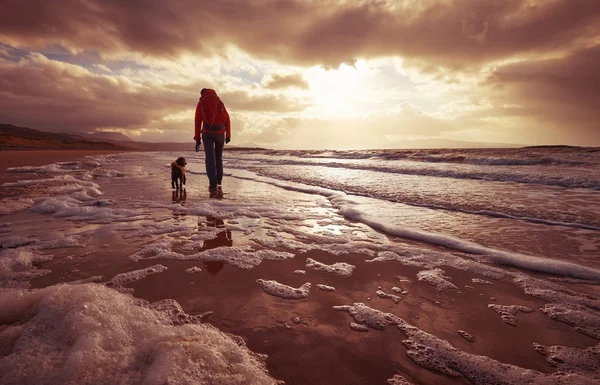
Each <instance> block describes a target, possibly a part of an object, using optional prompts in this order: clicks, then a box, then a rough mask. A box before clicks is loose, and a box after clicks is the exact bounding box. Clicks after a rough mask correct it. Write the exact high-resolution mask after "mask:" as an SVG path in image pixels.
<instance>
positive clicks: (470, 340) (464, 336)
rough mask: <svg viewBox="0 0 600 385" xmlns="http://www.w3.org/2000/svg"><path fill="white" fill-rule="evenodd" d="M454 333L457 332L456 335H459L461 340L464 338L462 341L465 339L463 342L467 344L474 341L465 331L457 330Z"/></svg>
mask: <svg viewBox="0 0 600 385" xmlns="http://www.w3.org/2000/svg"><path fill="white" fill-rule="evenodd" d="M456 332H457V333H458V334H459V335H460V336H461V337H462V338H464V339H465V341H467V342H474V341H475V338H473V336H472V335H471V334H469V333H467V332H466V331H464V330H457V331H456Z"/></svg>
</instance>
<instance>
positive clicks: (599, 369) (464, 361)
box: [334, 303, 600, 385]
mask: <svg viewBox="0 0 600 385" xmlns="http://www.w3.org/2000/svg"><path fill="white" fill-rule="evenodd" d="M334 309H335V310H343V311H347V312H348V313H350V315H351V316H352V317H353V318H354V319H355V320H356V321H357V322H359V323H360V324H365V325H368V326H369V327H372V328H374V329H380V330H382V329H385V328H387V327H388V326H392V325H396V326H397V327H398V329H399V330H400V331H401V332H402V333H404V334H405V335H406V339H405V340H404V341H402V342H403V344H404V345H405V346H406V347H407V348H408V351H407V355H408V356H409V357H410V358H411V359H412V360H413V362H415V363H416V364H417V365H419V366H421V367H424V368H426V369H430V370H434V371H437V372H440V373H444V374H446V375H448V376H451V377H464V378H466V379H467V380H469V381H470V382H471V383H473V384H475V385H491V384H494V385H505V384H506V385H508V384H531V385H548V384H552V385H592V384H595V383H596V380H597V377H598V373H600V360H598V356H597V355H598V349H599V346H598V345H596V346H594V347H591V348H588V349H583V350H582V349H573V348H565V347H552V348H545V349H546V352H548V353H550V354H555V352H557V354H561V357H559V359H560V360H562V361H563V362H565V363H568V364H566V365H564V366H561V371H558V372H556V373H550V374H545V373H540V372H538V371H535V370H531V369H524V368H521V367H518V366H514V365H509V364H503V363H500V362H498V361H496V360H494V359H492V358H490V357H487V356H480V355H476V354H469V353H466V352H463V351H461V350H459V349H456V348H455V347H454V346H452V345H451V344H450V343H449V342H448V341H445V340H442V339H440V338H438V337H436V336H434V335H432V334H429V333H427V332H424V331H423V330H420V329H418V328H416V327H414V326H412V325H410V324H409V323H408V322H406V321H404V320H403V319H401V318H400V317H397V316H395V315H393V314H390V313H383V312H381V311H379V310H377V309H373V308H370V307H368V306H366V305H365V304H364V303H354V304H353V305H344V306H334Z"/></svg>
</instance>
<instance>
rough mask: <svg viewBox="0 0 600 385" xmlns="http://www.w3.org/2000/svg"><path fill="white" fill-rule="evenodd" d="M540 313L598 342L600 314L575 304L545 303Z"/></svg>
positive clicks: (599, 336) (599, 337)
mask: <svg viewBox="0 0 600 385" xmlns="http://www.w3.org/2000/svg"><path fill="white" fill-rule="evenodd" d="M540 311H541V312H542V313H544V314H546V315H547V316H548V317H550V318H552V319H553V320H556V321H559V322H564V323H566V324H567V325H571V326H573V327H574V328H575V330H576V331H578V332H580V333H582V334H585V335H587V336H590V337H592V338H595V339H597V340H600V312H598V311H595V310H593V309H590V308H587V307H585V306H581V305H575V304H562V303H547V304H546V305H544V307H543V308H541V309H540Z"/></svg>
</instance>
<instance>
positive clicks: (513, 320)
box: [488, 304, 533, 326]
mask: <svg viewBox="0 0 600 385" xmlns="http://www.w3.org/2000/svg"><path fill="white" fill-rule="evenodd" d="M488 308H490V309H491V310H493V311H494V312H495V313H496V314H498V315H499V316H500V318H502V321H503V322H504V323H506V324H509V325H510V326H517V323H518V322H519V319H518V318H517V316H516V314H517V313H519V312H522V313H531V312H532V311H533V309H530V308H528V307H527V306H521V305H496V304H489V305H488Z"/></svg>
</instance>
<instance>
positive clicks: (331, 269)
mask: <svg viewBox="0 0 600 385" xmlns="http://www.w3.org/2000/svg"><path fill="white" fill-rule="evenodd" d="M306 267H307V268H309V269H312V270H316V271H323V272H326V273H331V274H335V275H339V276H341V277H349V276H351V275H352V272H353V271H354V267H355V266H354V265H350V264H349V263H345V262H337V263H334V264H332V265H326V264H324V263H322V262H319V261H316V260H314V259H312V258H306Z"/></svg>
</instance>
